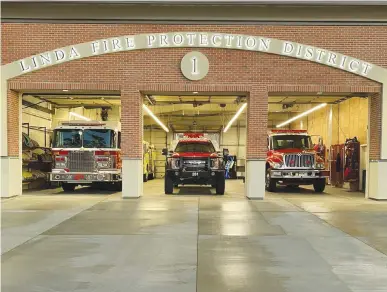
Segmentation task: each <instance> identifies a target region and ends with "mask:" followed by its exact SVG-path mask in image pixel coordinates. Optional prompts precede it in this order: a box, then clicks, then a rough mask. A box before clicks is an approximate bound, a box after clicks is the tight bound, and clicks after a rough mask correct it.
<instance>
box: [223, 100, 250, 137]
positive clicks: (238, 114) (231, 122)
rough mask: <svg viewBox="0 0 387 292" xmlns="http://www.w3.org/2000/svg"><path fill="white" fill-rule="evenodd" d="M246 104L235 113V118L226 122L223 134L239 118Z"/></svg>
mask: <svg viewBox="0 0 387 292" xmlns="http://www.w3.org/2000/svg"><path fill="white" fill-rule="evenodd" d="M246 106H247V103H244V104H243V105H242V106H241V107H240V108H239V110H238V111H237V112H236V114H235V116H233V117H232V119H231V120H230V121H229V122H228V124H227V126H226V128H224V130H223V132H224V133H226V132H227V131H228V129H229V128H230V127H231V125H232V124H233V123H234V122H235V121H236V119H237V118H238V117H239V116H240V114H241V113H242V112H243V110H244V109H245V108H246Z"/></svg>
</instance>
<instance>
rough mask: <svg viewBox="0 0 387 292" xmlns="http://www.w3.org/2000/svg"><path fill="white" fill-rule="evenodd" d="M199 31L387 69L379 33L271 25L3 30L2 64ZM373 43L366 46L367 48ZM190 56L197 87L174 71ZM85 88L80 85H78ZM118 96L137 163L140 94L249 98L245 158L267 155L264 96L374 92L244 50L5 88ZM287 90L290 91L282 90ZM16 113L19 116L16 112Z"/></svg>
mask: <svg viewBox="0 0 387 292" xmlns="http://www.w3.org/2000/svg"><path fill="white" fill-rule="evenodd" d="M172 31H173V32H175V31H204V32H224V33H241V34H249V35H256V36H264V37H271V38H278V39H283V40H289V41H294V42H299V43H303V44H309V45H313V46H316V47H321V48H324V49H328V50H332V51H336V52H339V53H343V54H346V55H349V56H353V57H356V58H359V59H362V60H365V61H367V62H370V63H374V64H376V65H379V66H382V67H387V51H386V50H382V49H381V48H386V47H387V27H385V26H374V27H372V26H358V27H351V26H280V25H278V26H273V25H244V26H241V25H160V24H159V25H150V24H27V23H25V24H18V23H4V24H2V37H3V38H2V44H3V46H2V62H3V63H2V64H6V63H9V62H12V61H15V60H17V59H20V58H24V57H27V56H30V55H33V54H37V53H40V52H44V51H48V50H52V49H55V48H59V47H64V46H67V45H71V44H77V43H82V42H87V41H92V40H97V39H102V38H108V37H114V36H121V35H130V34H138V33H151V32H172ZM370 44H371V45H370ZM192 50H198V51H201V52H202V53H204V54H205V55H206V56H207V57H208V59H209V62H210V71H209V73H208V75H207V77H206V78H204V79H203V80H200V81H189V80H187V79H185V78H184V77H183V75H182V74H181V72H180V61H181V59H182V57H183V56H184V55H185V54H186V53H187V52H190V51H192ZM84 84H86V85H84ZM31 86H32V87H34V86H35V88H36V89H39V88H42V89H43V88H46V89H54V88H56V89H79V88H82V89H84V90H92V89H93V90H99V89H101V90H103V89H102V88H109V89H105V90H119V91H120V92H121V96H122V128H123V152H124V155H125V156H126V157H127V158H140V157H141V139H142V137H141V133H142V119H141V103H142V100H141V92H146V91H152V90H153V91H164V92H167V91H191V92H192V91H208V92H212V91H222V92H227V91H233V92H235V91H236V92H244V93H247V94H248V96H249V107H248V113H247V114H248V118H249V124H248V140H247V157H248V158H251V159H256V158H264V157H265V155H266V131H267V129H266V125H267V98H268V95H269V94H270V92H287V91H289V92H310V93H315V92H318V91H321V89H322V90H323V91H324V92H366V93H375V92H379V91H380V85H379V84H378V83H376V82H373V81H370V80H367V79H365V78H362V77H360V76H355V75H353V74H350V73H348V72H344V71H341V70H337V69H334V68H331V67H328V66H324V65H320V64H316V63H312V62H309V61H306V60H298V59H292V58H288V57H284V56H278V55H272V54H264V53H258V52H249V51H237V50H225V49H211V48H200V49H197V48H192V49H191V48H174V49H169V48H168V49H152V50H143V51H132V52H130V51H128V52H119V53H113V54H108V55H101V56H95V57H90V58H85V59H81V60H76V61H72V62H68V63H64V64H61V65H57V66H52V67H48V68H45V69H41V70H39V71H36V72H33V73H29V74H26V75H23V76H20V77H17V78H14V79H13V80H12V82H10V85H9V88H10V89H12V90H15V91H17V90H27V89H32V88H30V87H31ZM288 89H289V90H288ZM15 98H17V94H16V93H15V92H14V91H11V90H9V91H8V104H9V106H10V110H9V115H10V116H9V121H8V129H9V133H10V135H9V136H8V141H9V142H8V143H9V155H17V154H18V147H17V145H14V144H15V143H13V141H15V140H14V139H16V137H18V135H19V133H17V129H18V123H19V121H18V119H19V118H18V117H13V115H14V114H15V113H16V112H17V110H16V112H15V109H14V107H15V106H17V105H18V101H14V99H15ZM380 105H381V98H380V94H374V95H373V98H372V102H371V112H372V114H371V124H370V129H371V143H372V144H371V147H370V149H371V150H370V155H371V157H372V158H373V159H378V158H379V157H380V135H381V133H380V131H381V107H380ZM17 114H18V112H17Z"/></svg>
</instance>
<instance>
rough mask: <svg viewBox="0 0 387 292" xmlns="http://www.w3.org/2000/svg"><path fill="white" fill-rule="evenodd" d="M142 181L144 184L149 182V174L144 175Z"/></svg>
mask: <svg viewBox="0 0 387 292" xmlns="http://www.w3.org/2000/svg"><path fill="white" fill-rule="evenodd" d="M142 181H143V182H147V181H148V175H147V174H145V173H144V175H143V178H142Z"/></svg>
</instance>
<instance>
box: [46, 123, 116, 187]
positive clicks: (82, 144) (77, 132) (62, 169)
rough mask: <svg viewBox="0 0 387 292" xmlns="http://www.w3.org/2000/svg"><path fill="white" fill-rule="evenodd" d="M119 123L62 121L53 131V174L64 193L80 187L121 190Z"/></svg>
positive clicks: (51, 176) (54, 180) (52, 178)
mask: <svg viewBox="0 0 387 292" xmlns="http://www.w3.org/2000/svg"><path fill="white" fill-rule="evenodd" d="M120 140H121V129H120V123H119V122H117V123H111V124H110V123H109V124H108V122H99V121H69V122H63V123H62V124H61V125H60V126H58V127H56V128H55V129H54V134H53V145H52V153H53V156H54V165H53V169H52V172H51V175H50V179H51V181H53V182H59V183H61V185H62V188H63V190H64V191H74V189H75V187H76V186H78V185H91V184H93V185H99V186H101V187H105V186H111V187H113V188H114V189H116V190H121V188H122V174H121V169H122V161H121V141H120Z"/></svg>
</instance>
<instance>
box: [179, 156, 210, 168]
mask: <svg viewBox="0 0 387 292" xmlns="http://www.w3.org/2000/svg"><path fill="white" fill-rule="evenodd" d="M183 168H184V169H185V170H186V171H202V170H208V159H192V158H190V159H183Z"/></svg>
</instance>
